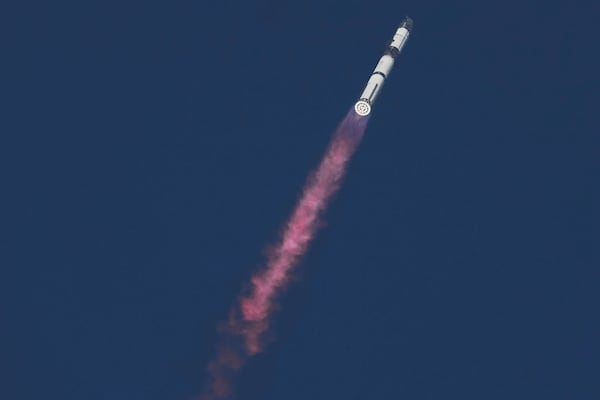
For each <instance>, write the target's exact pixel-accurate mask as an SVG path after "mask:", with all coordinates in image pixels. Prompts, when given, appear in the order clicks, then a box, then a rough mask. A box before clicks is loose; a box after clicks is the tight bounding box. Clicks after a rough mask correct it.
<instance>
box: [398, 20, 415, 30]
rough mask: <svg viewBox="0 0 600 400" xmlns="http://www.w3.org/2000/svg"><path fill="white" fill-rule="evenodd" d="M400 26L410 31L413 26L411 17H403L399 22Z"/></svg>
mask: <svg viewBox="0 0 600 400" xmlns="http://www.w3.org/2000/svg"><path fill="white" fill-rule="evenodd" d="M400 28H406V30H407V31H412V28H413V20H412V18H410V17H406V18H404V20H403V21H402V23H401V24H400Z"/></svg>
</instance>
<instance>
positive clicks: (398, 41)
mask: <svg viewBox="0 0 600 400" xmlns="http://www.w3.org/2000/svg"><path fill="white" fill-rule="evenodd" d="M412 27H413V21H412V19H410V18H409V17H406V18H405V19H404V21H402V23H401V24H400V27H398V29H397V30H396V33H395V34H394V37H393V39H392V42H391V43H390V45H389V46H388V48H387V49H386V51H385V53H384V54H383V56H381V58H380V59H379V62H378V63H377V66H376V67H375V70H374V71H373V74H371V77H370V78H369V81H368V82H367V86H365V89H364V90H363V92H362V94H361V95H360V98H359V99H358V101H357V102H356V104H355V105H354V111H356V113H357V114H358V115H363V116H364V115H368V114H369V113H371V106H372V105H373V103H374V102H375V99H377V95H378V94H379V92H380V91H381V88H382V87H383V83H384V82H385V79H386V78H387V77H388V74H389V73H390V71H391V70H392V67H393V66H394V61H395V59H396V58H397V57H398V56H399V55H400V52H401V51H402V47H404V43H405V42H406V39H408V35H409V34H410V31H411V30H412Z"/></svg>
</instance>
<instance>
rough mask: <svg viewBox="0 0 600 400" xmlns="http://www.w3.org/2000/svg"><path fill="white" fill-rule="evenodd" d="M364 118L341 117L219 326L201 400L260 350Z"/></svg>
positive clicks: (212, 396)
mask: <svg viewBox="0 0 600 400" xmlns="http://www.w3.org/2000/svg"><path fill="white" fill-rule="evenodd" d="M367 121H368V117H361V116H358V115H357V114H356V113H355V112H354V110H351V111H350V112H349V113H348V114H347V115H346V117H345V118H344V119H343V120H342V122H341V123H340V125H339V126H338V128H337V129H336V131H335V133H334V134H333V137H332V139H331V142H330V143H329V147H328V148H327V151H326V152H325V155H324V156H323V159H322V160H321V163H320V164H319V166H318V167H317V169H316V170H314V171H313V172H312V173H311V175H310V176H309V178H308V181H307V183H306V185H305V187H304V190H303V192H302V196H301V197H300V200H299V201H298V204H297V205H296V208H295V209H294V211H293V213H292V216H291V217H290V219H289V220H288V222H287V223H286V224H285V226H284V229H283V232H282V234H281V237H280V239H279V241H278V242H277V243H276V245H275V246H274V248H273V249H272V250H271V252H270V254H269V255H268V259H267V264H266V266H265V267H264V268H263V269H261V270H260V271H258V272H257V273H256V274H255V275H254V276H253V277H252V279H251V285H250V288H249V291H248V293H247V294H246V295H243V296H242V297H241V298H240V300H239V302H238V303H236V304H235V305H234V307H233V309H232V310H231V312H230V314H229V319H228V320H227V322H225V323H224V324H222V325H221V326H220V328H219V331H220V333H221V334H222V343H221V344H220V346H219V347H218V348H217V356H216V358H215V360H214V361H213V362H212V363H211V364H210V365H209V368H208V372H209V375H210V379H211V381H210V385H209V387H208V389H207V390H206V392H205V394H204V395H203V397H202V398H203V399H204V400H216V399H227V398H229V397H230V396H231V387H232V379H233V377H234V375H235V372H236V371H237V370H238V369H239V368H241V367H242V365H243V364H244V362H245V361H246V360H247V359H248V357H251V356H253V355H255V354H257V353H259V352H260V351H262V348H263V346H264V340H265V334H266V332H267V330H268V328H269V322H270V317H271V315H272V313H273V308H274V302H275V300H276V298H277V295H278V294H279V293H280V292H281V291H282V290H284V289H285V288H286V286H287V284H288V281H289V277H290V273H291V272H292V270H293V269H294V267H296V266H297V265H298V263H299V261H300V259H301V257H302V256H303V255H304V253H305V252H306V250H307V248H308V245H309V243H310V241H311V240H312V239H313V237H314V236H315V233H316V231H317V230H318V228H319V220H320V217H321V216H322V214H323V212H324V211H325V210H326V208H327V205H328V204H329V201H330V200H331V198H332V197H333V195H334V194H335V193H336V192H337V190H338V188H339V186H340V183H341V181H342V179H343V177H344V174H345V172H346V164H347V163H348V161H349V160H350V158H351V156H352V154H353V153H354V151H355V150H356V148H357V146H358V145H359V143H360V141H361V139H362V137H363V134H364V131H365V128H366V126H367Z"/></svg>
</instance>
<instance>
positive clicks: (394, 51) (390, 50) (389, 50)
mask: <svg viewBox="0 0 600 400" xmlns="http://www.w3.org/2000/svg"><path fill="white" fill-rule="evenodd" d="M385 54H388V55H390V56H392V58H396V57H398V56H399V55H400V50H398V49H397V48H395V47H394V46H390V47H388V48H387V50H386V51H385Z"/></svg>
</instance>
